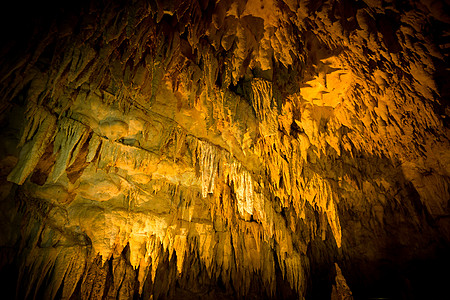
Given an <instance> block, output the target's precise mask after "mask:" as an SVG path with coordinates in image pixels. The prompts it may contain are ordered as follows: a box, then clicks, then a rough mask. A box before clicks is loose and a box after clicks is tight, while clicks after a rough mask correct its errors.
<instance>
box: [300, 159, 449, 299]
mask: <svg viewBox="0 0 450 300" xmlns="http://www.w3.org/2000/svg"><path fill="white" fill-rule="evenodd" d="M346 160H347V161H346ZM350 160H351V161H352V163H351V167H350V168H349V166H350V165H349V164H348V162H349V161H350ZM325 163H326V164H331V165H332V166H331V169H335V170H341V171H342V172H343V173H342V174H341V175H344V174H346V176H348V177H349V178H353V180H354V181H355V183H356V184H357V187H358V189H355V191H354V193H352V192H350V193H349V192H348V191H346V190H342V189H340V187H339V186H338V185H337V184H336V183H335V189H334V192H335V193H336V197H339V204H338V212H339V220H340V225H341V229H342V247H341V248H340V249H339V248H338V247H337V246H336V243H335V241H334V239H333V236H332V234H331V229H330V227H329V226H328V230H327V237H328V238H327V239H326V240H325V241H322V240H321V239H320V238H319V239H316V240H313V241H312V242H311V244H310V246H309V248H308V257H309V259H310V263H311V278H310V284H311V286H309V289H308V293H307V298H309V299H328V298H329V297H330V293H331V285H332V284H334V276H335V275H336V274H335V268H334V266H333V263H334V262H337V263H338V265H339V266H340V268H341V269H342V273H343V275H344V277H345V279H346V281H347V284H348V285H349V287H350V289H351V291H352V293H353V296H354V299H445V298H446V295H447V296H448V288H447V282H450V275H449V273H448V271H447V270H448V269H449V268H450V259H449V256H448V253H450V243H449V241H448V240H446V239H445V235H443V234H441V230H443V229H442V228H440V227H439V223H438V222H437V221H438V220H437V219H436V218H435V217H433V216H431V215H430V214H429V212H428V210H427V209H426V207H425V206H424V205H423V203H422V200H423V199H420V196H419V194H418V192H417V191H416V190H415V188H414V187H413V185H412V184H411V183H410V182H409V181H408V180H407V179H406V178H405V176H404V175H403V172H402V170H401V167H400V163H399V162H398V161H391V160H390V159H387V158H386V157H379V156H372V155H368V154H367V153H353V158H352V157H351V156H350V154H349V153H343V157H342V160H339V161H337V160H335V161H332V160H328V161H327V162H325ZM374 166H375V167H374ZM319 172H320V171H319ZM321 176H326V173H324V172H321ZM381 178H383V179H384V180H386V181H387V182H389V183H390V184H391V185H392V187H393V189H392V190H384V189H383V188H382V187H381V186H378V187H377V186H376V185H374V186H375V190H376V192H377V193H380V194H379V196H380V197H382V198H384V200H383V201H385V204H384V206H383V209H384V211H383V215H382V220H380V219H379V216H378V217H377V215H376V211H375V209H374V207H375V205H377V204H378V205H379V203H380V202H379V201H382V199H381V198H380V199H379V200H378V199H376V198H375V199H374V198H373V196H372V198H368V196H367V195H365V194H364V193H362V192H361V189H362V186H363V183H364V182H370V183H372V184H373V183H374V182H376V181H377V179H381ZM330 184H333V183H332V182H331V183H330ZM370 199H372V201H374V200H375V201H376V202H375V203H373V202H372V203H370V202H368V201H370Z"/></svg>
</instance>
